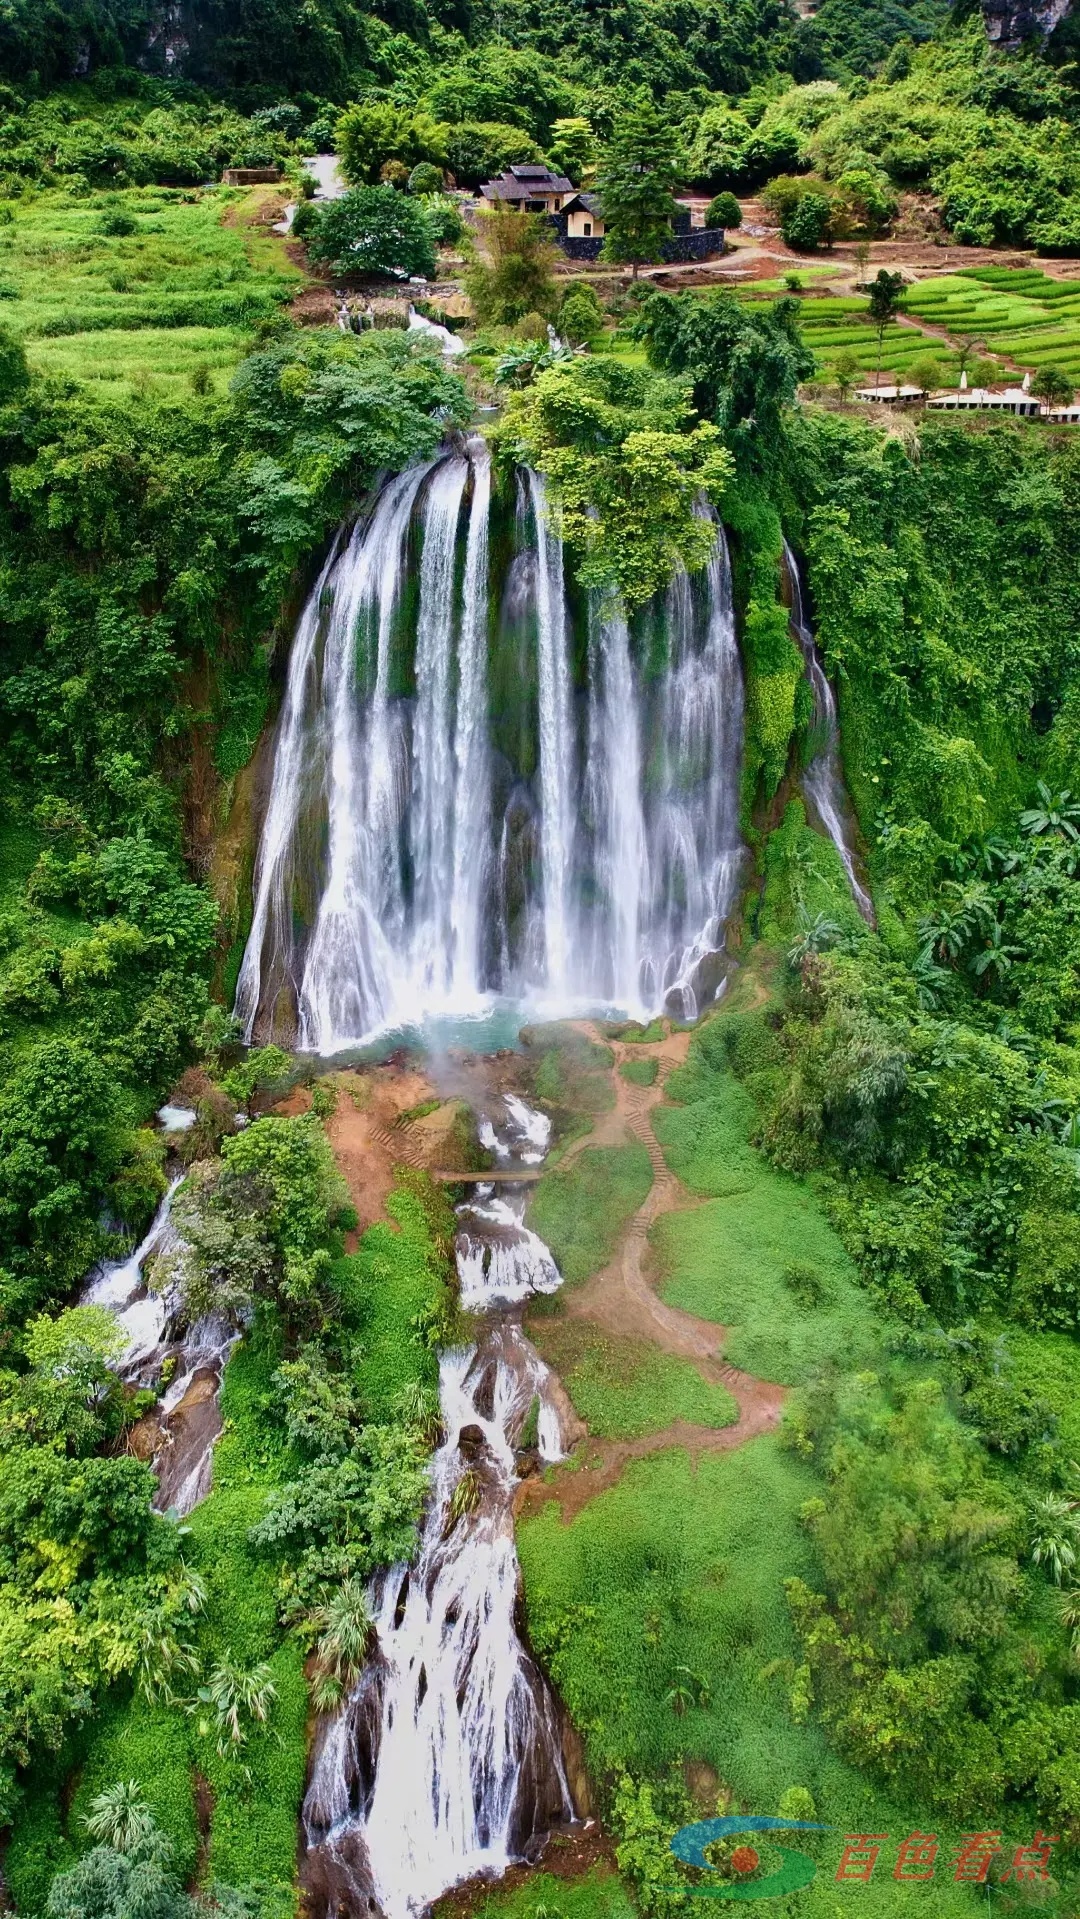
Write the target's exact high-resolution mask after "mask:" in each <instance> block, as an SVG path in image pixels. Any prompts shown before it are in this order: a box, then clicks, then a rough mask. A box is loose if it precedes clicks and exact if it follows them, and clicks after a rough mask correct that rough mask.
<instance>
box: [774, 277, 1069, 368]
mask: <svg viewBox="0 0 1080 1919" xmlns="http://www.w3.org/2000/svg"><path fill="white" fill-rule="evenodd" d="M759 293H760V288H759V287H755V288H754V291H753V294H749V293H748V297H747V304H748V305H749V306H751V307H753V306H758V307H762V306H764V305H765V304H766V302H765V301H762V300H761V299H759V298H756V297H755V295H757V294H759ZM905 321H906V322H907V324H905ZM912 323H914V324H912ZM920 323H921V324H920ZM924 326H925V327H926V328H927V329H930V328H934V329H938V328H940V329H941V330H942V331H943V332H944V333H945V334H946V335H947V336H948V337H947V338H946V339H942V338H941V337H940V335H939V334H938V333H937V332H936V331H935V332H930V331H925V332H924V331H923V327H924ZM802 332H803V337H804V339H805V340H806V343H807V345H808V346H811V347H812V348H813V350H814V352H815V353H816V354H817V356H818V360H819V362H820V363H821V368H822V372H823V373H824V374H825V376H826V377H828V376H829V375H830V374H831V373H832V370H833V367H834V365H835V361H836V356H837V354H839V353H840V352H842V351H845V350H848V349H850V350H851V351H852V352H853V353H855V354H857V355H858V358H859V361H860V363H861V367H862V370H863V372H864V373H865V374H867V375H869V374H872V373H873V371H874V369H875V367H876V366H877V363H878V348H877V331H876V329H875V328H874V327H873V326H872V325H871V324H870V318H869V312H868V309H867V303H866V301H865V300H864V299H862V298H861V297H859V296H858V295H826V296H824V297H823V298H821V299H813V298H811V299H808V300H806V301H804V303H803V309H802ZM965 340H978V341H980V342H981V343H982V349H981V350H982V351H984V352H985V353H987V354H991V355H1000V357H1001V359H1002V360H1003V361H1004V362H1005V363H1006V364H1005V365H1004V366H1003V367H1002V377H1003V378H1008V376H1009V374H1010V372H1012V371H1013V370H1014V369H1021V370H1024V371H1027V370H1031V369H1033V368H1035V367H1039V366H1046V365H1049V364H1053V365H1054V366H1058V367H1060V368H1061V369H1062V371H1063V372H1065V373H1068V374H1071V375H1072V377H1073V379H1074V380H1075V381H1076V384H1077V385H1078V386H1080V278H1078V279H1076V280H1052V279H1051V278H1050V276H1049V275H1048V274H1046V273H1043V272H1042V271H1041V270H1040V269H1039V268H1038V267H994V266H989V267H963V268H961V270H960V271H959V272H958V273H947V274H941V275H940V276H939V277H938V278H936V279H932V280H922V281H920V282H919V283H918V285H916V286H913V287H910V288H909V289H908V292H907V294H906V295H905V297H904V304H903V318H902V319H901V320H899V321H897V322H896V323H894V324H892V325H890V326H889V327H888V328H887V329H886V332H885V338H884V341H883V343H882V351H881V370H882V373H883V374H889V375H892V376H895V377H897V378H899V379H903V378H904V377H905V375H906V374H907V372H908V370H909V368H910V367H911V365H912V363H913V362H914V361H915V360H918V359H922V358H925V356H926V355H927V354H935V355H937V357H938V360H939V366H940V374H939V378H940V381H941V384H942V385H943V386H947V385H951V384H955V382H956V380H957V378H958V375H959V358H958V355H957V352H956V351H955V348H956V346H958V345H959V344H960V343H961V342H963V341H965Z"/></svg>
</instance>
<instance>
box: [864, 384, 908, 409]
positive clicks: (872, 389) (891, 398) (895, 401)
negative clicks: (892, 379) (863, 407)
mask: <svg viewBox="0 0 1080 1919" xmlns="http://www.w3.org/2000/svg"><path fill="white" fill-rule="evenodd" d="M925 397H926V388H925V387H921V386H857V387H856V388H855V398H856V399H857V400H864V401H866V402H868V403H869V404H871V405H873V404H875V403H876V404H877V405H878V406H915V405H916V403H917V402H918V401H919V400H922V399H925Z"/></svg>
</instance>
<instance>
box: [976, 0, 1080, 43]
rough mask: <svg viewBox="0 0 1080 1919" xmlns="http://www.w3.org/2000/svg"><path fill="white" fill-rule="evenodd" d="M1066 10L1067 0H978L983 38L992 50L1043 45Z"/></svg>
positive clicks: (1068, 3)
mask: <svg viewBox="0 0 1080 1919" xmlns="http://www.w3.org/2000/svg"><path fill="white" fill-rule="evenodd" d="M1069 9H1070V0H982V10H983V19H984V20H985V22H986V34H987V38H988V40H989V41H990V42H991V44H992V45H993V46H995V47H1019V46H1022V45H1023V44H1024V42H1025V41H1028V40H1034V41H1035V42H1036V43H1038V44H1042V43H1044V42H1045V41H1046V40H1048V39H1049V37H1050V35H1051V34H1052V33H1053V31H1054V28H1055V27H1056V26H1057V25H1058V23H1059V21H1061V20H1063V19H1064V18H1065V15H1066V14H1067V13H1068V12H1069Z"/></svg>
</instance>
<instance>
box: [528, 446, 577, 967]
mask: <svg viewBox="0 0 1080 1919" xmlns="http://www.w3.org/2000/svg"><path fill="white" fill-rule="evenodd" d="M528 483H529V495H530V498H531V501H532V510H533V524H534V527H535V532H536V627H537V648H536V651H537V667H538V671H537V695H538V706H539V732H540V840H541V845H542V847H543V865H544V947H545V951H546V954H547V979H546V985H547V989H548V992H549V993H551V994H553V995H554V996H555V997H556V998H557V999H558V998H560V997H561V998H565V997H566V995H567V993H568V992H569V988H570V980H569V967H570V940H569V927H568V899H567V895H568V893H569V889H570V872H571V860H572V857H573V855H572V845H571V842H572V833H573V825H572V814H571V803H572V801H571V795H572V787H573V777H574V769H573V734H572V731H571V720H570V663H569V660H568V658H567V631H566V625H567V622H566V593H565V586H564V580H563V550H562V541H561V540H560V539H559V538H558V537H557V535H556V534H555V532H554V530H553V528H552V527H551V525H550V522H549V518H548V507H547V496H546V490H545V487H544V482H543V480H542V479H541V478H540V475H539V474H538V473H533V472H531V471H530V473H529V475H528Z"/></svg>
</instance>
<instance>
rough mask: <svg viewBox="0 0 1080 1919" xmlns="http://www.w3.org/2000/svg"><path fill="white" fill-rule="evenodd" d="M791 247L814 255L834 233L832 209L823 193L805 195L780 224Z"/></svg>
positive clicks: (781, 230)
mask: <svg viewBox="0 0 1080 1919" xmlns="http://www.w3.org/2000/svg"><path fill="white" fill-rule="evenodd" d="M780 232H781V234H782V236H783V238H784V240H785V241H786V243H787V245H788V246H789V247H794V248H795V249H796V250H797V251H798V252H799V253H813V252H814V251H815V250H816V248H818V247H819V246H820V245H821V244H822V242H823V241H824V240H827V239H829V237H830V235H831V232H832V207H831V205H830V203H829V201H828V200H827V199H826V197H825V195H824V194H823V193H804V194H802V195H801V196H800V197H799V199H798V200H796V202H795V204H794V206H793V207H792V208H791V209H790V211H789V212H787V213H785V215H784V217H783V219H782V220H781V222H780Z"/></svg>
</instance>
